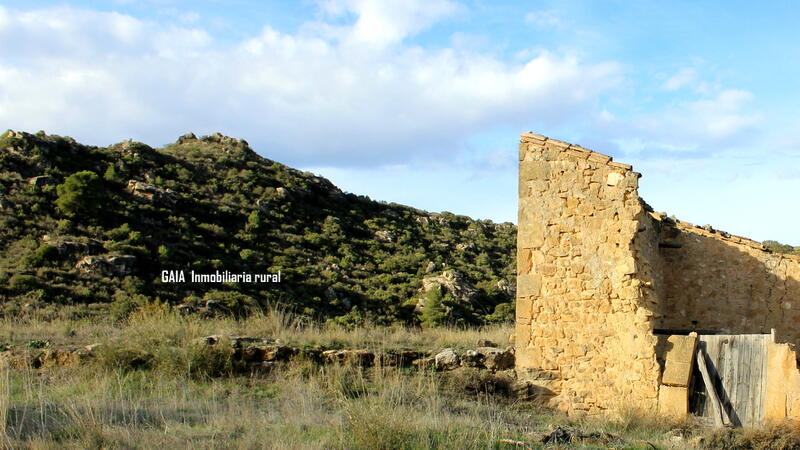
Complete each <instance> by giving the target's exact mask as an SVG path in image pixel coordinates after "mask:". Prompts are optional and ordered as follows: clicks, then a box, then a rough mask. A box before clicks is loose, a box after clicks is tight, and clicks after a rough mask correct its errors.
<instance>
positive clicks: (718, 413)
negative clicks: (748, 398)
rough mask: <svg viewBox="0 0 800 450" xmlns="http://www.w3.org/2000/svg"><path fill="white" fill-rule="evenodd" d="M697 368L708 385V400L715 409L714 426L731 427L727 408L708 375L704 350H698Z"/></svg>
mask: <svg viewBox="0 0 800 450" xmlns="http://www.w3.org/2000/svg"><path fill="white" fill-rule="evenodd" d="M697 367H698V368H699V369H700V374H701V375H703V383H704V384H705V385H706V392H707V393H708V399H709V400H711V405H712V406H713V407H714V425H716V426H717V427H723V426H725V425H729V424H730V423H731V420H730V419H729V418H728V413H727V412H725V408H723V407H722V403H721V402H720V401H719V397H718V396H717V391H716V390H715V389H714V383H713V382H712V381H711V376H710V375H709V374H708V368H707V367H706V354H705V352H704V351H703V349H698V350H697Z"/></svg>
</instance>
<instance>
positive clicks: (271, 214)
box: [0, 131, 516, 325]
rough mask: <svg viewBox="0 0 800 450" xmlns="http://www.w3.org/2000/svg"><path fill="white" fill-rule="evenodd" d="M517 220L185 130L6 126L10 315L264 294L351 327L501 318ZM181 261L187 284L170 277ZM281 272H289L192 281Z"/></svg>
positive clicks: (244, 306) (1, 295) (216, 306)
mask: <svg viewBox="0 0 800 450" xmlns="http://www.w3.org/2000/svg"><path fill="white" fill-rule="evenodd" d="M515 235H516V228H515V226H514V225H513V224H510V223H504V224H494V223H492V222H491V221H483V220H472V219H470V218H468V217H463V216H456V215H453V214H450V213H441V214H433V213H428V212H425V211H421V210H417V209H414V208H411V207H407V206H402V205H397V204H387V203H384V202H376V201H373V200H370V199H369V198H367V197H363V196H357V195H354V194H350V193H344V192H342V191H341V190H339V189H338V188H337V187H336V186H334V185H333V184H332V183H330V182H329V181H328V180H326V179H324V178H321V177H317V176H314V175H313V174H310V173H304V172H301V171H298V170H295V169H292V168H290V167H287V166H285V165H282V164H279V163H277V162H274V161H271V160H269V159H266V158H263V157H261V156H259V155H258V154H257V153H255V152H254V151H253V149H251V148H250V146H249V145H248V143H247V142H245V141H243V140H240V139H233V138H229V137H225V136H222V135H220V134H218V133H217V134H214V135H211V136H205V137H202V138H199V139H198V138H196V137H195V136H194V135H193V134H191V133H189V134H186V135H184V136H182V137H181V138H179V139H178V140H177V141H176V142H175V143H173V144H170V145H167V146H165V147H164V148H151V147H149V146H147V145H145V144H142V143H138V142H130V141H127V142H122V143H119V144H114V145H110V146H108V147H92V146H85V145H81V144H79V143H77V142H75V140H74V139H72V138H69V137H60V136H53V135H46V134H45V133H44V132H39V133H37V134H35V135H33V134H29V133H24V132H15V131H7V132H6V133H4V134H3V135H2V136H0V299H2V303H1V305H2V308H1V309H0V314H2V315H3V316H14V315H17V314H22V313H26V312H30V311H32V310H35V311H38V314H45V315H46V314H47V312H48V311H50V312H52V311H55V310H57V309H58V306H59V305H65V304H70V305H86V306H85V307H79V308H77V309H76V311H83V312H82V313H81V314H86V315H102V314H106V313H109V314H112V315H113V316H114V317H116V318H121V317H125V316H126V315H127V314H129V313H130V312H131V311H133V310H135V309H136V308H138V307H140V306H142V305H144V304H146V303H148V302H153V301H160V302H167V303H169V304H171V305H181V306H180V309H181V310H183V311H187V312H199V313H205V314H233V315H244V314H247V313H248V312H250V311H254V310H259V309H261V308H263V307H264V306H266V305H271V306H279V307H287V308H289V309H291V310H293V311H294V312H295V313H297V314H300V315H302V316H306V317H309V318H315V319H326V320H331V321H334V322H336V323H340V324H345V325H356V324H361V323H363V322H365V321H370V322H374V323H384V324H385V323H393V322H398V321H399V322H403V323H407V324H414V323H419V322H423V323H424V324H427V325H435V324H442V323H451V324H477V323H486V322H491V321H502V320H505V319H507V318H509V317H510V316H511V315H512V314H513V297H514V295H513V286H514V261H515ZM164 270H169V271H173V272H170V274H171V275H173V279H178V277H177V275H178V273H179V272H178V271H183V274H184V277H185V279H186V282H182V283H181V282H177V283H173V282H162V271H164ZM192 270H193V271H195V272H196V273H204V274H215V273H216V272H217V271H219V272H220V273H224V272H225V271H228V272H230V273H250V274H261V273H270V274H277V273H278V272H279V271H280V274H281V280H280V282H279V283H264V282H259V283H254V282H251V283H246V282H242V283H192V282H190V281H191V280H190V279H189V278H190V271H192Z"/></svg>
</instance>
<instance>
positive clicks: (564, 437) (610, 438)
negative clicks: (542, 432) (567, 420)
mask: <svg viewBox="0 0 800 450" xmlns="http://www.w3.org/2000/svg"><path fill="white" fill-rule="evenodd" d="M619 441H620V438H618V437H617V436H614V435H613V434H609V433H605V432H602V431H601V432H596V433H588V434H585V433H583V432H581V431H580V430H575V429H570V428H562V427H557V428H556V429H555V430H553V431H552V432H551V433H550V434H548V435H546V436H545V437H543V438H542V443H543V444H577V443H581V444H589V445H603V446H607V445H609V444H611V443H614V442H619Z"/></svg>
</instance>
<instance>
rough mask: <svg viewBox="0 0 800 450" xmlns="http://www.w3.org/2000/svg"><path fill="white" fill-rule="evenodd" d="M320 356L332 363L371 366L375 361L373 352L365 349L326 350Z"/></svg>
mask: <svg viewBox="0 0 800 450" xmlns="http://www.w3.org/2000/svg"><path fill="white" fill-rule="evenodd" d="M322 356H323V358H325V359H326V360H327V361H328V362H330V363H334V364H349V365H353V366H358V367H371V366H372V365H373V364H374V363H375V354H374V353H372V352H370V351H367V350H327V351H324V352H322Z"/></svg>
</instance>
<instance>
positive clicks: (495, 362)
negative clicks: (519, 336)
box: [475, 347, 514, 370]
mask: <svg viewBox="0 0 800 450" xmlns="http://www.w3.org/2000/svg"><path fill="white" fill-rule="evenodd" d="M475 351H476V352H477V353H479V354H481V355H483V357H484V358H485V359H484V361H483V366H484V367H486V368H487V369H489V370H505V369H511V368H513V367H514V354H513V353H512V349H511V348H508V349H505V350H503V349H501V348H497V347H478V348H477V349H475Z"/></svg>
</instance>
